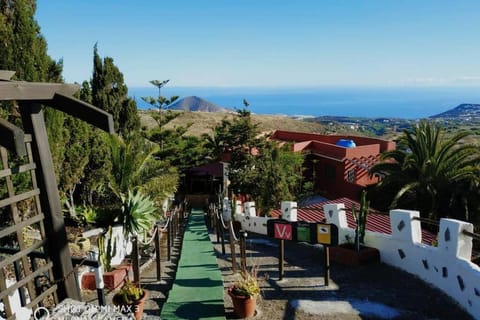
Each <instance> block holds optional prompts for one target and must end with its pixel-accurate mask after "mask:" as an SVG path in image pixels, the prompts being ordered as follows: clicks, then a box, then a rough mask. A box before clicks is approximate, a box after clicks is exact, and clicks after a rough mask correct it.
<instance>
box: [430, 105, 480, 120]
mask: <svg viewBox="0 0 480 320" xmlns="http://www.w3.org/2000/svg"><path fill="white" fill-rule="evenodd" d="M430 118H449V119H458V120H460V119H465V120H467V119H468V120H471V119H480V104H471V103H462V104H461V105H459V106H457V107H455V108H453V109H450V110H448V111H445V112H442V113H439V114H436V115H434V116H431V117H430Z"/></svg>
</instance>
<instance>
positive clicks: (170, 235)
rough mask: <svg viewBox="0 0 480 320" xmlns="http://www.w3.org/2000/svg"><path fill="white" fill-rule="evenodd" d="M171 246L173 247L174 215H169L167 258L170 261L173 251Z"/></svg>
mask: <svg viewBox="0 0 480 320" xmlns="http://www.w3.org/2000/svg"><path fill="white" fill-rule="evenodd" d="M171 247H172V216H171V215H170V217H168V225H167V258H168V261H170V260H171V257H172V253H171Z"/></svg>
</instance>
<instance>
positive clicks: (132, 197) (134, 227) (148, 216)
mask: <svg viewBox="0 0 480 320" xmlns="http://www.w3.org/2000/svg"><path fill="white" fill-rule="evenodd" d="M159 218H160V215H159V211H158V209H157V207H156V206H155V203H154V202H153V201H152V200H151V199H150V197H148V196H146V195H144V194H143V193H142V192H141V191H140V190H137V191H135V192H133V191H131V190H128V195H127V196H126V197H125V196H122V210H121V212H120V214H119V216H118V222H120V223H121V224H122V225H123V231H124V233H125V235H126V236H128V235H129V234H135V233H138V232H142V231H145V230H149V229H150V228H151V227H152V225H153V224H154V223H155V221H156V220H157V219H159Z"/></svg>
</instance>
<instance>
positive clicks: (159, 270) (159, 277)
mask: <svg viewBox="0 0 480 320" xmlns="http://www.w3.org/2000/svg"><path fill="white" fill-rule="evenodd" d="M161 234H162V231H161V230H160V225H158V224H157V231H156V233H155V251H156V254H155V260H156V263H157V281H160V280H162V262H161V253H160V252H161V251H162V250H161V247H160V237H161Z"/></svg>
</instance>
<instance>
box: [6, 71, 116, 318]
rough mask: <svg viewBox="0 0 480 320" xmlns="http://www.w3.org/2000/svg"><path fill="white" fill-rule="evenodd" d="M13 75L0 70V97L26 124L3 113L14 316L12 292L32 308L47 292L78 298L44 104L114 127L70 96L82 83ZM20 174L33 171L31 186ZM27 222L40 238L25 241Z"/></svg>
mask: <svg viewBox="0 0 480 320" xmlns="http://www.w3.org/2000/svg"><path fill="white" fill-rule="evenodd" d="M13 74H14V72H12V71H1V70H0V101H16V103H18V106H19V110H20V114H21V119H22V126H23V128H19V127H17V126H15V125H14V124H12V123H9V122H8V121H7V120H6V119H2V118H0V158H1V167H0V191H1V190H2V189H3V190H6V193H5V192H3V194H6V196H5V197H0V213H2V212H3V213H4V214H8V213H9V214H10V217H9V218H10V220H9V222H8V223H4V224H2V225H1V226H0V249H1V248H2V246H3V244H4V243H5V242H7V241H8V239H12V238H13V239H14V241H13V242H14V243H15V246H14V248H13V249H12V248H10V249H11V251H10V253H6V252H8V250H7V249H5V250H7V251H5V250H4V251H0V302H3V304H4V308H5V313H6V315H7V318H9V319H10V318H12V319H14V318H15V317H16V316H15V312H16V311H18V310H12V307H11V306H10V302H9V298H8V296H9V295H10V294H14V293H18V295H19V296H20V300H21V306H22V307H24V308H27V309H30V310H35V308H38V307H39V306H42V305H43V303H44V300H45V299H47V298H48V297H53V298H54V300H56V301H54V302H55V303H57V302H58V301H60V300H63V299H65V298H73V299H77V300H79V299H80V296H79V290H78V288H77V284H76V281H75V273H74V272H73V267H72V260H71V256H70V251H69V247H68V242H67V234H66V231H65V224H64V218H63V213H62V207H61V204H60V197H59V192H58V188H57V180H56V178H55V173H54V167H53V161H52V155H51V151H50V147H49V143H48V137H47V130H46V126H45V119H44V113H43V107H42V106H47V107H51V108H54V109H57V110H60V111H62V112H65V113H67V114H69V115H71V116H73V117H76V118H79V119H82V120H84V121H86V122H88V123H90V124H92V125H93V126H95V127H97V128H100V129H102V130H104V131H107V132H109V133H113V132H114V130H113V119H112V116H111V115H110V114H108V113H107V112H105V111H103V110H101V109H98V108H96V107H94V106H92V105H90V104H88V103H85V102H83V101H80V100H78V99H76V98H74V97H73V96H72V95H73V94H74V93H75V92H76V91H78V89H79V86H78V85H73V84H60V83H34V82H23V81H12V80H11V78H12V76H13ZM12 159H16V160H15V161H12ZM18 159H21V160H18ZM12 163H14V165H12ZM10 166H12V167H10ZM17 174H24V175H28V176H29V178H30V181H29V190H27V191H25V190H16V188H15V186H14V183H13V181H14V176H15V175H17ZM17 189H18V188H17ZM1 194H2V193H0V195H1ZM25 201H30V202H29V203H33V205H32V207H34V210H29V211H34V212H30V214H29V215H28V216H27V215H24V213H23V212H22V209H21V208H22V203H24V202H25ZM28 227H33V228H34V229H35V230H37V231H39V232H40V235H41V239H40V240H38V241H34V242H33V243H30V242H31V241H26V239H24V231H25V230H26V228H28ZM39 258H41V260H42V262H41V263H38V261H37V259H39ZM4 270H14V271H15V272H14V273H15V277H14V280H13V282H14V284H11V282H10V284H11V285H7V282H6V281H7V278H9V277H7V276H6V275H5V272H4ZM10 277H11V276H10Z"/></svg>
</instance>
